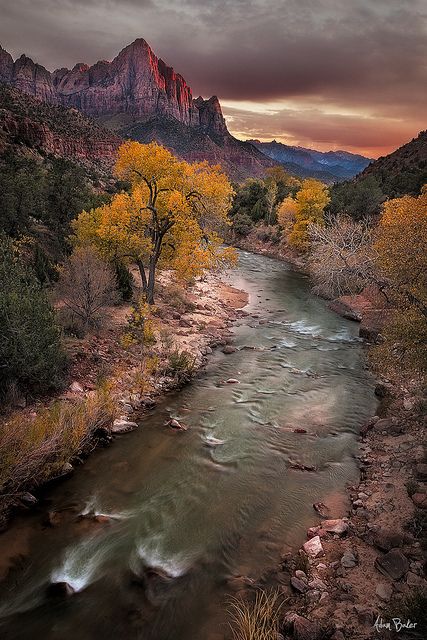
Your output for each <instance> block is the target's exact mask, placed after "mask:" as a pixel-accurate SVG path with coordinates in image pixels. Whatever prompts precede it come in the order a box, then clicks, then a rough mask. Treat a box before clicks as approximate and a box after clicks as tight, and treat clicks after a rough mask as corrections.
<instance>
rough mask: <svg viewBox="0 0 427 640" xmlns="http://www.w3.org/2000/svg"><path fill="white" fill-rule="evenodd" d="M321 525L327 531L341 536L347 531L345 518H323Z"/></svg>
mask: <svg viewBox="0 0 427 640" xmlns="http://www.w3.org/2000/svg"><path fill="white" fill-rule="evenodd" d="M321 527H322V529H323V530H324V531H326V532H327V533H335V534H336V535H338V536H343V535H344V534H345V533H347V531H348V520H347V519H345V518H338V519H336V520H323V522H322V525H321Z"/></svg>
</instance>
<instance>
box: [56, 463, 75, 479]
mask: <svg viewBox="0 0 427 640" xmlns="http://www.w3.org/2000/svg"><path fill="white" fill-rule="evenodd" d="M73 471H74V467H73V465H72V464H71V463H70V462H65V463H64V464H63V465H62V467H61V469H60V472H59V474H58V477H62V476H70V475H71V474H72V473H73Z"/></svg>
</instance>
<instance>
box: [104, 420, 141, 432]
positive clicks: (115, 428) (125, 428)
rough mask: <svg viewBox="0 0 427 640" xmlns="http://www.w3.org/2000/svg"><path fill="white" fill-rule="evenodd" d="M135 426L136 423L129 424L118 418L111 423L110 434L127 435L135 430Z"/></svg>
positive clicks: (127, 421)
mask: <svg viewBox="0 0 427 640" xmlns="http://www.w3.org/2000/svg"><path fill="white" fill-rule="evenodd" d="M137 426H138V425H137V423H136V422H130V421H129V420H126V419H124V418H118V419H117V420H114V422H113V425H112V427H111V433H128V432H129V431H133V430H134V429H136V428H137Z"/></svg>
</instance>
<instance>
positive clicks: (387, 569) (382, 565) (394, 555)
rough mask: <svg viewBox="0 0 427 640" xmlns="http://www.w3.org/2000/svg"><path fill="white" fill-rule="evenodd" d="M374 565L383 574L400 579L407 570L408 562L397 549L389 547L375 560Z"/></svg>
mask: <svg viewBox="0 0 427 640" xmlns="http://www.w3.org/2000/svg"><path fill="white" fill-rule="evenodd" d="M375 566H376V568H377V569H378V571H380V572H381V573H382V574H384V575H385V576H388V577H390V578H392V579H393V580H400V578H402V576H404V575H405V573H406V572H407V571H408V569H409V562H408V559H407V558H406V556H404V555H403V553H402V552H401V551H399V549H391V551H389V552H388V553H386V554H385V555H383V556H379V557H378V558H377V559H376V560H375Z"/></svg>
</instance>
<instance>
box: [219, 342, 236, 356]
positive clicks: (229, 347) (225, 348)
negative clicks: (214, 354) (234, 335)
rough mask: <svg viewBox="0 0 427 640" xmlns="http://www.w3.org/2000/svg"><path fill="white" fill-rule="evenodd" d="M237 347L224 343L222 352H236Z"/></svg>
mask: <svg viewBox="0 0 427 640" xmlns="http://www.w3.org/2000/svg"><path fill="white" fill-rule="evenodd" d="M236 351H237V349H236V347H233V345H231V344H226V345H225V347H224V348H223V349H222V352H223V353H225V354H227V355H228V354H230V353H236Z"/></svg>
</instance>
